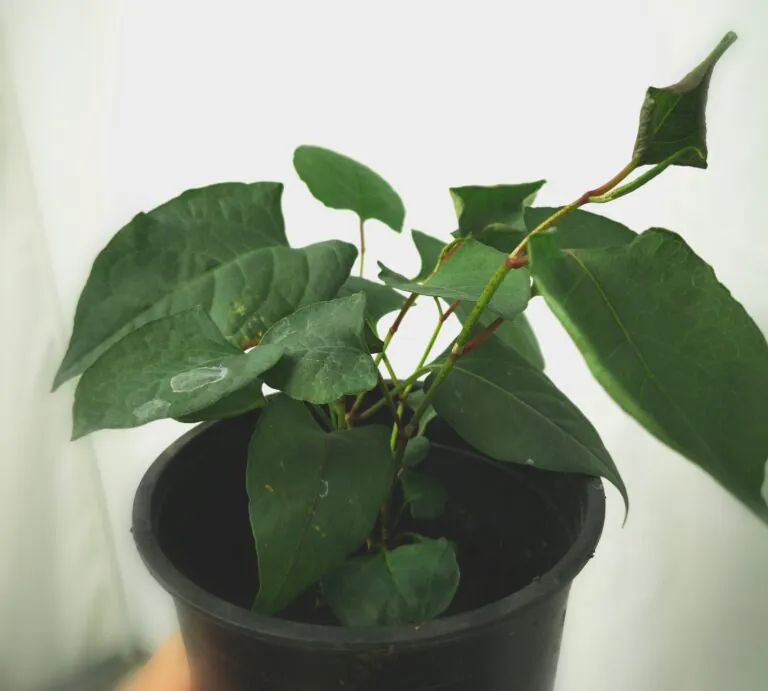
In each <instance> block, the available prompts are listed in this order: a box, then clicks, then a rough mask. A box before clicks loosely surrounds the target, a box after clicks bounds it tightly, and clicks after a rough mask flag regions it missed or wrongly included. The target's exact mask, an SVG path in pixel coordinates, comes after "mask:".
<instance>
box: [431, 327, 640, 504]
mask: <svg viewBox="0 0 768 691" xmlns="http://www.w3.org/2000/svg"><path fill="white" fill-rule="evenodd" d="M432 402H433V404H434V406H435V410H436V411H437V414H438V415H440V417H442V418H443V419H445V421H446V422H447V423H448V424H449V425H451V427H453V429H454V430H456V432H457V433H458V434H459V436H461V437H462V438H463V439H464V440H465V441H466V442H467V443H469V444H471V445H472V446H474V447H475V448H476V449H478V450H479V451H481V452H483V453H485V454H487V455H488V456H490V457H491V458H494V459H496V460H498V461H511V462H513V463H522V464H527V465H533V466H535V467H537V468H542V469H544V470H557V471H562V472H570V473H586V474H588V475H599V476H602V477H604V478H606V479H607V480H609V481H610V482H612V483H613V484H614V485H615V486H616V487H617V488H618V489H619V491H620V492H621V494H622V496H623V497H624V500H625V502H626V501H627V496H626V489H625V487H624V483H623V482H622V480H621V477H620V476H619V472H618V470H617V469H616V466H615V465H614V463H613V460H612V459H611V457H610V455H609V454H608V451H606V449H605V447H604V446H603V443H602V441H601V440H600V437H599V435H598V434H597V432H596V431H595V429H594V427H592V425H591V424H590V422H589V420H587V418H586V417H584V415H583V414H582V413H581V412H580V411H579V409H578V408H577V407H576V406H575V405H574V404H573V403H571V401H570V400H568V398H567V397H566V396H565V395H564V394H563V393H562V392H561V391H560V390H559V389H558V388H557V387H556V386H555V385H554V384H553V383H552V382H551V381H550V380H549V378H547V376H546V375H545V374H544V373H543V372H541V371H539V370H538V369H536V368H535V367H533V366H532V365H531V364H530V363H529V362H528V361H527V360H526V359H525V358H523V357H522V356H521V355H519V354H518V353H517V352H516V351H514V350H512V349H510V348H506V347H503V346H501V345H500V344H499V342H498V341H493V340H489V341H486V342H485V343H483V344H482V345H481V346H480V347H478V348H475V349H474V350H472V351H471V352H470V353H468V354H467V355H464V356H463V357H460V358H459V359H458V360H457V361H456V365H455V366H454V368H453V370H452V371H451V373H450V374H449V375H448V377H447V378H446V379H445V381H444V382H443V384H442V385H441V386H440V387H438V388H437V390H436V391H435V395H434V398H433V399H432Z"/></svg>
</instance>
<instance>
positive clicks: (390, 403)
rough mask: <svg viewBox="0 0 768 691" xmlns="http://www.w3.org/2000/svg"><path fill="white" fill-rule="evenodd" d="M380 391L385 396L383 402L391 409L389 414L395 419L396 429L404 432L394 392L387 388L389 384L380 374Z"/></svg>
mask: <svg viewBox="0 0 768 691" xmlns="http://www.w3.org/2000/svg"><path fill="white" fill-rule="evenodd" d="M379 389H381V393H382V395H383V397H384V398H383V399H382V400H383V401H384V403H385V404H386V406H387V407H388V408H389V412H390V413H392V416H393V417H394V418H395V429H397V430H398V431H402V427H403V421H402V419H401V418H400V415H398V410H397V406H396V405H395V402H394V400H393V399H392V392H391V391H390V390H389V387H388V386H387V383H386V382H385V381H384V379H383V378H382V376H381V374H379Z"/></svg>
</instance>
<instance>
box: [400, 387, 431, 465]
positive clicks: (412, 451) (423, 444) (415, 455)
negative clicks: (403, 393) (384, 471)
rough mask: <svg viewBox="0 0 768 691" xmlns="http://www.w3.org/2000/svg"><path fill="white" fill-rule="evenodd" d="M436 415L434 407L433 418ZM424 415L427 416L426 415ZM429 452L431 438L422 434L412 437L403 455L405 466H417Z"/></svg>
mask: <svg viewBox="0 0 768 691" xmlns="http://www.w3.org/2000/svg"><path fill="white" fill-rule="evenodd" d="M419 393H421V392H419ZM411 395H413V394H411ZM423 395H424V394H422V396H423ZM434 415H435V413H434V408H433V409H432V417H433V418H434ZM424 417H427V416H426V415H425V416H424ZM422 419H423V418H422ZM427 422H429V420H427ZM428 453H429V439H427V438H426V437H422V436H419V437H411V438H410V439H409V440H408V443H407V444H406V446H405V455H404V456H403V467H404V468H415V467H416V466H417V465H419V464H420V463H421V462H422V461H423V460H424V459H425V458H426V457H427V454H428Z"/></svg>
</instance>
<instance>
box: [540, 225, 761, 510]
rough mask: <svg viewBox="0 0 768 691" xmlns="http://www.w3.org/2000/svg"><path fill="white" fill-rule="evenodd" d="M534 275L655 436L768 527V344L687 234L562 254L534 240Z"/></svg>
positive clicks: (597, 367) (619, 398)
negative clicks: (767, 474) (767, 478)
mask: <svg viewBox="0 0 768 691" xmlns="http://www.w3.org/2000/svg"><path fill="white" fill-rule="evenodd" d="M531 255H532V267H533V271H534V275H535V276H536V282H537V284H538V285H539V287H540V289H541V292H542V294H543V295H544V297H545V299H546V300H547V303H548V304H549V305H550V307H551V308H552V311H553V312H554V313H555V314H556V315H557V317H558V318H559V319H560V321H561V322H562V323H563V325H564V326H565V328H566V329H567V330H568V332H569V333H570V335H571V337H572V338H573V339H574V341H575V343H576V345H577V346H578V347H579V349H580V350H581V352H582V354H583V355H584V357H585V359H586V361H587V364H588V365H589V367H590V369H591V370H592V373H593V374H594V375H595V378H596V379H597V380H598V381H599V382H600V383H601V384H602V385H603V386H604V387H605V389H606V391H608V393H609V394H610V395H611V396H612V397H613V398H614V400H615V401H616V402H617V403H618V404H619V405H620V406H621V407H622V408H624V410H626V411H627V412H628V413H629V414H630V415H632V416H633V417H634V418H635V419H636V420H638V421H639V422H640V423H641V424H642V425H643V426H644V427H645V428H646V429H647V430H648V431H650V432H651V433H652V434H654V435H655V436H657V437H658V438H659V439H661V440H662V441H663V442H665V443H666V444H668V445H669V446H671V447H672V448H673V449H676V450H677V451H679V452H680V453H681V454H683V455H684V456H686V457H687V458H689V459H690V460H691V461H693V462H694V463H696V464H697V465H699V466H701V467H702V468H703V469H704V470H706V471H707V472H708V473H709V474H710V475H712V476H713V477H714V478H715V479H716V480H717V481H719V482H720V483H721V484H722V485H723V486H724V487H726V488H727V489H728V490H730V491H731V492H732V493H733V494H734V495H735V496H736V497H738V498H739V499H740V500H741V501H743V502H744V503H745V504H746V505H747V506H749V507H751V508H752V509H753V510H754V511H755V512H756V513H758V514H759V515H761V516H762V517H763V518H764V519H766V520H768V507H766V502H765V500H764V498H763V496H762V494H761V485H762V483H763V479H764V470H765V463H766V458H768V425H766V424H765V420H766V418H768V345H766V342H765V338H764V336H763V334H762V333H760V330H759V329H758V328H757V326H756V325H755V323H754V322H753V321H752V319H750V317H749V315H748V314H747V313H746V312H745V311H744V308H743V307H742V306H741V305H740V304H739V303H738V302H737V301H736V300H734V299H733V297H732V296H731V294H730V293H729V291H728V290H727V288H725V287H724V286H723V285H722V284H721V283H719V282H718V280H717V278H716V276H715V274H714V272H713V271H712V269H711V267H709V266H708V265H707V264H706V263H705V262H703V261H702V260H701V259H700V258H699V257H698V256H697V255H696V254H695V253H694V252H693V250H691V248H690V247H689V246H688V245H687V244H686V243H685V241H684V240H683V239H682V238H680V237H679V236H678V235H676V234H674V233H672V232H670V231H668V230H662V229H651V230H648V231H646V232H644V233H642V234H641V235H639V236H638V238H637V239H636V240H635V242H633V243H632V244H630V245H626V246H624V247H610V248H605V249H595V250H573V251H570V252H563V251H560V250H558V248H557V247H556V246H555V244H554V242H553V241H552V239H551V238H550V237H541V238H534V242H532V244H531Z"/></svg>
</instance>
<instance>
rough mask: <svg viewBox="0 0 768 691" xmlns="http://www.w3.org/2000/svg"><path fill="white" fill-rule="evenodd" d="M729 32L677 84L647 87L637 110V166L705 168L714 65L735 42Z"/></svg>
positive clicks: (735, 37)
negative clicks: (710, 92)
mask: <svg viewBox="0 0 768 691" xmlns="http://www.w3.org/2000/svg"><path fill="white" fill-rule="evenodd" d="M736 39H737V36H736V34H735V33H734V32H733V31H729V32H728V33H727V34H726V35H725V36H724V37H723V39H722V40H721V41H720V43H718V45H717V46H716V47H715V49H714V50H713V51H712V52H711V53H710V54H709V55H708V56H707V58H706V59H705V60H704V61H703V62H701V64H699V65H698V66H697V67H696V68H695V69H694V70H692V71H691V72H690V73H688V74H687V75H686V76H685V77H683V79H681V80H680V81H679V82H677V83H676V84H672V85H670V86H666V87H655V86H652V87H649V88H648V90H647V91H646V95H645V101H644V102H643V107H642V109H641V111H640V124H639V126H638V131H637V138H636V140H635V149H634V153H633V158H634V160H635V161H636V162H637V163H638V164H639V165H650V164H657V163H662V162H665V161H667V162H669V160H670V159H672V161H671V163H672V164H673V165H677V166H691V167H694V168H706V167H707V141H706V135H707V126H706V107H707V94H708V91H709V83H710V80H711V79H712V73H713V72H714V69H715V65H716V64H717V63H718V61H719V60H720V58H721V57H723V55H724V54H725V52H726V51H727V50H728V48H730V47H731V46H732V45H733V44H734V43H735V41H736Z"/></svg>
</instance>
